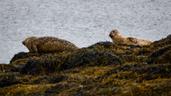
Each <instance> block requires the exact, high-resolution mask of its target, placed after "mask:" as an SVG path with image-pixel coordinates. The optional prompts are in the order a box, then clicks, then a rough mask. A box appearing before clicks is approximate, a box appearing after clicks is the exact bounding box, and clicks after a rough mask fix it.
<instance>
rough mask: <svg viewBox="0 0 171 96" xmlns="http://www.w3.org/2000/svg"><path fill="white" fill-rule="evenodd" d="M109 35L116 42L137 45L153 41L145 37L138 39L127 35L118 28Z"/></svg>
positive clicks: (145, 44)
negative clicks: (122, 33)
mask: <svg viewBox="0 0 171 96" xmlns="http://www.w3.org/2000/svg"><path fill="white" fill-rule="evenodd" d="M109 37H110V38H111V39H112V41H113V42H114V43H115V44H126V45H136V46H147V45H150V44H151V43H152V42H151V41H149V40H144V39H137V38H134V37H126V36H123V35H121V34H120V32H119V31H118V30H117V29H114V30H112V31H111V32H110V34H109Z"/></svg>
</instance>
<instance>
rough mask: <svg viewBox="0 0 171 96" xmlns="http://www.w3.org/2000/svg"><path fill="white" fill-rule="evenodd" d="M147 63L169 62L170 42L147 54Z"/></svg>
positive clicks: (170, 60) (170, 57)
mask: <svg viewBox="0 0 171 96" xmlns="http://www.w3.org/2000/svg"><path fill="white" fill-rule="evenodd" d="M148 63H149V64H151V63H171V44H170V45H168V46H165V47H163V48H160V49H158V50H156V51H154V52H153V53H152V54H151V55H150V56H149V59H148Z"/></svg>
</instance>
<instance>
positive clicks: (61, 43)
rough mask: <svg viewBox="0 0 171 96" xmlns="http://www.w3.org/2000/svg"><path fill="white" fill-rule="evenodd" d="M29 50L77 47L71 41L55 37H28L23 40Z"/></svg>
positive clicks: (54, 50) (44, 51) (40, 50)
mask: <svg viewBox="0 0 171 96" xmlns="http://www.w3.org/2000/svg"><path fill="white" fill-rule="evenodd" d="M22 43H23V45H25V46H26V47H27V48H28V50H29V51H30V52H35V53H49V52H62V51H73V50H76V49H78V47H77V46H76V45H74V44H73V43H71V42H69V41H67V40H63V39H59V38H56V37H28V38H26V39H25V40H24V41H23V42H22Z"/></svg>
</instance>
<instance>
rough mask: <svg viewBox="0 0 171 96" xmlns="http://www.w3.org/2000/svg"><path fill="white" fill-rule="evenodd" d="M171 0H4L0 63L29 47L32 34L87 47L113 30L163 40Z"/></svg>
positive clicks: (167, 30) (0, 7)
mask: <svg viewBox="0 0 171 96" xmlns="http://www.w3.org/2000/svg"><path fill="white" fill-rule="evenodd" d="M170 25H171V0H0V53H1V55H0V63H8V62H9V60H10V58H11V57H13V55H14V54H16V53H18V52H21V51H26V52H27V51H28V50H27V49H26V48H25V47H24V46H23V45H22V43H21V41H22V40H23V39H24V38H26V37H28V36H33V35H34V36H55V37H59V38H63V39H66V40H69V41H71V42H73V43H75V44H76V45H77V46H79V47H85V46H88V45H91V44H93V43H96V42H98V41H109V40H110V38H109V37H108V34H109V32H110V31H111V30H112V29H115V28H117V29H119V30H120V31H121V33H122V34H123V35H126V36H134V37H138V38H144V39H149V40H158V39H161V38H162V37H165V36H167V35H168V34H171V26H170Z"/></svg>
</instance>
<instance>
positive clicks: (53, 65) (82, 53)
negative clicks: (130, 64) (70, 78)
mask: <svg viewBox="0 0 171 96" xmlns="http://www.w3.org/2000/svg"><path fill="white" fill-rule="evenodd" d="M118 64H122V60H121V59H120V58H119V57H118V56H116V55H115V54H114V53H112V52H109V51H97V50H93V49H86V48H85V49H79V50H77V51H75V52H72V53H63V54H62V53H61V54H57V55H54V54H53V55H52V54H48V55H44V56H41V57H40V58H38V59H30V60H29V61H28V62H27V64H26V65H25V66H24V67H23V68H22V71H21V73H24V74H48V73H51V72H56V71H61V70H65V69H70V68H75V67H80V66H105V65H118Z"/></svg>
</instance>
